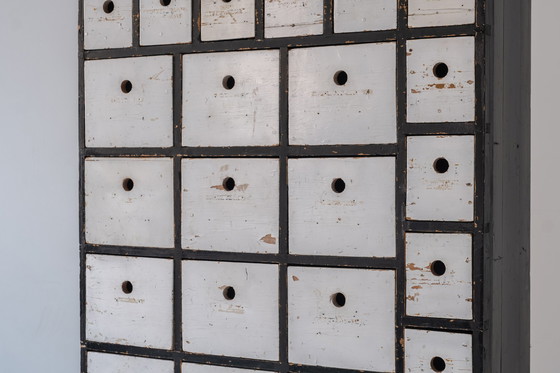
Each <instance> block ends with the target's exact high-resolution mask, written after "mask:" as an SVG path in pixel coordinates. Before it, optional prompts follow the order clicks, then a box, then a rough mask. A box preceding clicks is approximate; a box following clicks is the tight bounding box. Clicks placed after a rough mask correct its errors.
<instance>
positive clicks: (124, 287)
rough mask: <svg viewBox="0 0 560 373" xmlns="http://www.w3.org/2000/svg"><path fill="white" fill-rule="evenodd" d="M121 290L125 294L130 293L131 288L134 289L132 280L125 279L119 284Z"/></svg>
mask: <svg viewBox="0 0 560 373" xmlns="http://www.w3.org/2000/svg"><path fill="white" fill-rule="evenodd" d="M121 288H122V291H123V293H125V294H130V293H132V290H133V289H134V287H133V286H132V282H130V281H125V282H123V283H122V285H121Z"/></svg>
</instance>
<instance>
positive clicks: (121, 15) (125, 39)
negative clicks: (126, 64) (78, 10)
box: [84, 0, 132, 49]
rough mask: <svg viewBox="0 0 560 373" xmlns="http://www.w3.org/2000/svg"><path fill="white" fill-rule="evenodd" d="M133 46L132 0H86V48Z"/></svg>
mask: <svg viewBox="0 0 560 373" xmlns="http://www.w3.org/2000/svg"><path fill="white" fill-rule="evenodd" d="M131 46H132V0H84V48H85V49H108V48H126V47H131Z"/></svg>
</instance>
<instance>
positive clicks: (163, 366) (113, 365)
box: [88, 352, 174, 373]
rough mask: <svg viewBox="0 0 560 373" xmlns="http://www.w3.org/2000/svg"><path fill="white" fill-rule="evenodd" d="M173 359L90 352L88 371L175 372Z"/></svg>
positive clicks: (126, 372) (115, 372)
mask: <svg viewBox="0 0 560 373" xmlns="http://www.w3.org/2000/svg"><path fill="white" fill-rule="evenodd" d="M173 372H174V365H173V361H168V360H156V359H147V358H142V357H133V356H126V355H113V354H102V353H99V352H88V373H173Z"/></svg>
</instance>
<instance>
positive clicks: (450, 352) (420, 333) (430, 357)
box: [405, 329, 473, 373]
mask: <svg viewBox="0 0 560 373" xmlns="http://www.w3.org/2000/svg"><path fill="white" fill-rule="evenodd" d="M472 371H473V367H472V335H470V334H458V333H446V332H434V331H428V330H415V329H406V331H405V372H407V373H424V372H445V373H448V372H449V373H472Z"/></svg>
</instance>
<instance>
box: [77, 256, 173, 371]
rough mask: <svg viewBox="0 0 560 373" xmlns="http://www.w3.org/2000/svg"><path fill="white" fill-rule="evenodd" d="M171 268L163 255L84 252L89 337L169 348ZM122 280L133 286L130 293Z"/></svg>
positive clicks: (112, 341) (100, 340)
mask: <svg viewBox="0 0 560 373" xmlns="http://www.w3.org/2000/svg"><path fill="white" fill-rule="evenodd" d="M172 273H173V261H171V260H167V259H151V258H150V259H148V258H132V257H119V256H112V255H88V256H87V258H86V284H87V294H86V303H87V304H86V331H87V339H88V340H90V341H96V342H106V343H116V344H122V345H130V346H140V347H151V348H160V349H170V348H171V338H172V335H173V325H172V320H173V311H172V308H173V307H172V302H173V299H172V293H173V275H172ZM125 281H129V282H130V284H131V285H132V287H131V289H132V292H130V293H126V292H125V291H124V289H125V288H123V283H124V282H125ZM105 372H106V370H105ZM100 373H101V372H100Z"/></svg>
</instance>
